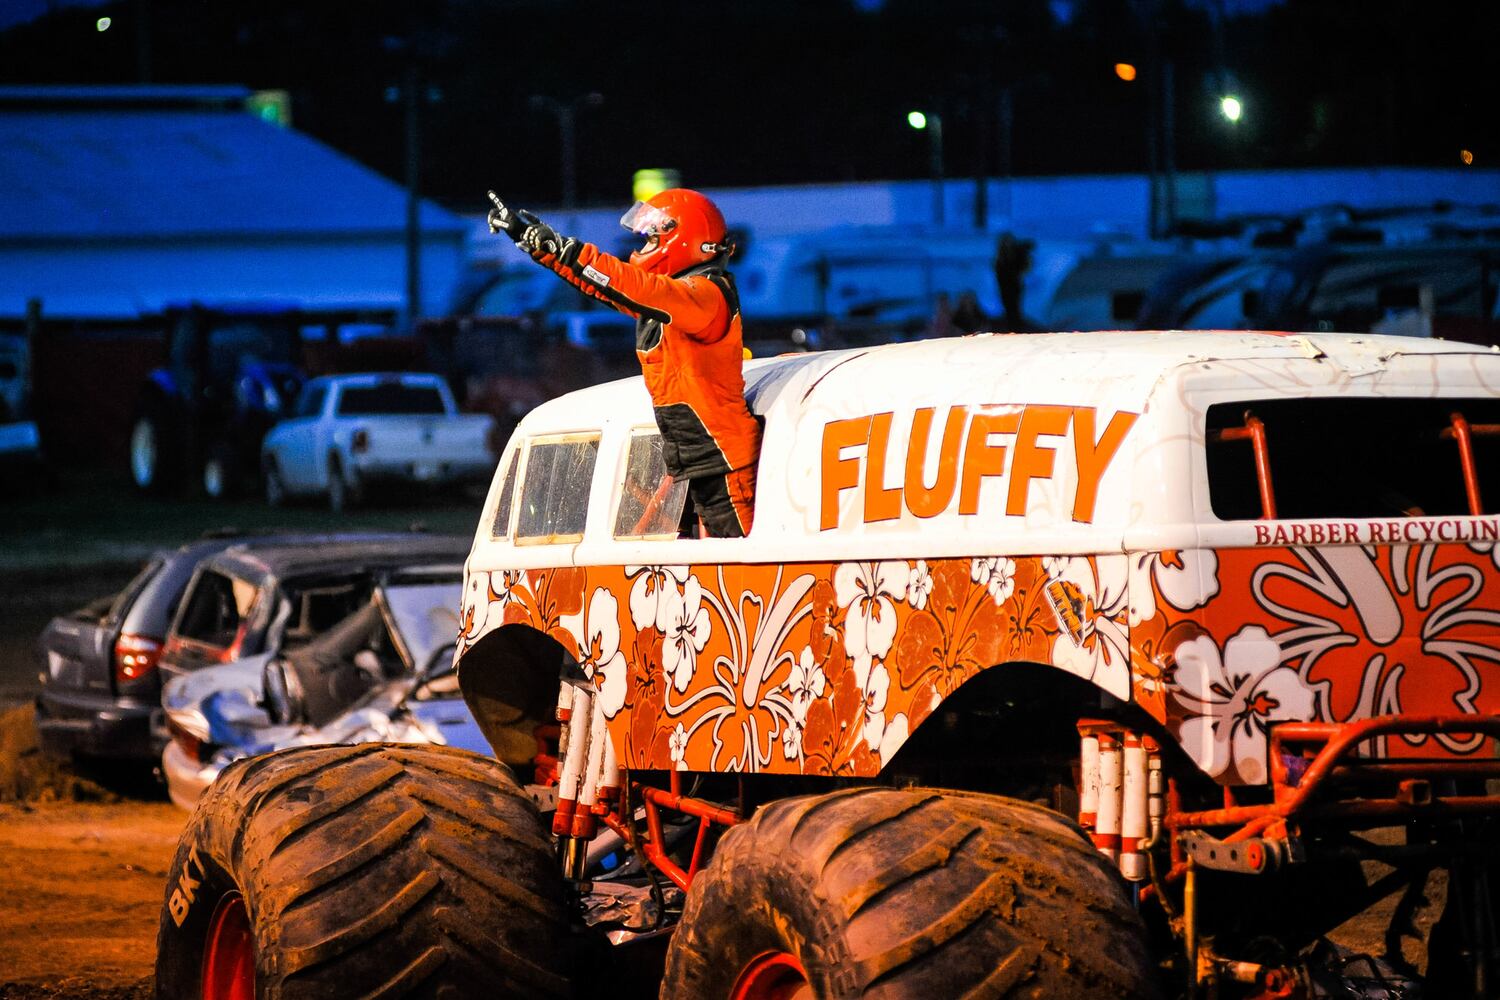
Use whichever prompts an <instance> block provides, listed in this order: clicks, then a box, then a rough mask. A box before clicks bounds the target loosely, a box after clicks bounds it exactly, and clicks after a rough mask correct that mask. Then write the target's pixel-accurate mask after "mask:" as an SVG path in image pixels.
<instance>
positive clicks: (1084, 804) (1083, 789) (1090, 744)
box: [1078, 732, 1099, 833]
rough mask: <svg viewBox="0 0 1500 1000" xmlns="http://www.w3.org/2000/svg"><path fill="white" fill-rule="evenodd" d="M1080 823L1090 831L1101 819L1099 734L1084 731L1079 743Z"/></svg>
mask: <svg viewBox="0 0 1500 1000" xmlns="http://www.w3.org/2000/svg"><path fill="white" fill-rule="evenodd" d="M1078 785H1079V788H1078V825H1079V826H1081V827H1083V828H1084V829H1085V830H1087V831H1089V832H1090V833H1092V832H1093V830H1094V826H1095V824H1096V823H1097V822H1098V819H1099V734H1098V733H1094V732H1085V733H1082V734H1081V736H1080V738H1079V744H1078Z"/></svg>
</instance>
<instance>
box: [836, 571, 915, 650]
mask: <svg viewBox="0 0 1500 1000" xmlns="http://www.w3.org/2000/svg"><path fill="white" fill-rule="evenodd" d="M910 579H911V569H910V567H908V566H907V565H906V563H904V562H868V563H843V564H841V565H840V566H839V568H838V569H837V570H835V571H834V574H833V590H834V594H835V596H836V597H837V598H838V602H839V605H840V607H842V608H844V609H845V618H844V648H845V650H846V651H847V652H848V653H849V655H850V656H853V657H859V656H867V657H873V656H885V655H886V654H887V653H889V652H890V650H891V643H892V642H894V641H895V638H896V603H895V602H896V601H899V600H905V598H906V588H907V584H908V582H909V581H910Z"/></svg>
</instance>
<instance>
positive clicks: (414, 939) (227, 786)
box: [156, 744, 569, 1000]
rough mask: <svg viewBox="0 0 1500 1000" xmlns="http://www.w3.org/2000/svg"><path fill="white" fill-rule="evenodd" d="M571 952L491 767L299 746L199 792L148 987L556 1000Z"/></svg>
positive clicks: (547, 867)
mask: <svg viewBox="0 0 1500 1000" xmlns="http://www.w3.org/2000/svg"><path fill="white" fill-rule="evenodd" d="M568 947H569V944H568V927H567V919H566V913H565V910H564V905H563V893H562V883H561V879H560V878H559V876H558V875H557V874H556V865H555V863H554V860H553V857H552V851H551V848H550V846H549V843H548V841H547V839H546V838H545V837H544V835H543V832H542V827H541V823H540V821H539V820H538V819H537V814H536V809H535V807H534V806H533V805H532V804H531V802H530V801H529V800H528V799H527V798H526V797H525V796H524V795H523V794H522V792H521V790H520V788H519V787H518V786H517V785H516V782H515V779H514V778H513V777H512V776H511V774H510V771H509V770H508V769H507V768H506V767H505V766H504V765H503V764H500V763H498V762H496V761H494V760H490V759H488V758H484V757H480V756H478V755H475V754H471V753H466V752H463V751H459V750H451V749H448V748H445V747H425V746H397V745H381V744H364V745H360V746H345V747H310V748H299V749H295V750H288V751H283V752H280V753H274V754H268V755H266V756H263V757H256V758H252V759H250V760H248V761H244V762H240V763H236V764H234V765H231V766H230V767H229V768H227V769H226V770H225V771H224V773H223V774H222V775H221V776H220V777H219V779H218V780H217V781H216V782H215V783H214V785H213V786H212V787H211V788H210V789H209V790H208V792H206V793H205V794H204V796H203V798H202V799H201V800H199V803H198V807H197V809H196V810H195V811H194V813H193V817H192V819H191V820H190V821H189V823H188V827H187V830H186V831H185V832H184V833H183V836H182V840H181V842H180V843H179V845H178V849H177V857H176V860H175V861H174V862H173V864H172V869H171V872H170V874H169V878H168V882H167V903H166V909H165V911H164V912H163V914H162V920H161V930H160V932H159V935H158V938H157V959H156V991H157V996H158V997H161V998H164V1000H165V998H169V997H170V998H173V1000H180V998H184V997H203V998H205V1000H218V998H227V997H234V998H236V1000H238V998H241V997H250V996H254V997H257V998H262V1000H265V998H282V997H288V998H290V997H308V998H312V997H336V996H337V997H343V996H349V997H354V996H382V997H383V996H390V997H395V996H408V995H410V996H443V997H455V998H457V997H512V996H514V997H564V996H567V995H568V994H569V983H568V979H567V973H566V972H565V970H566V968H567V958H568V956H567V954H566V950H567V948H568ZM251 975H253V982H247V981H246V978H247V976H251Z"/></svg>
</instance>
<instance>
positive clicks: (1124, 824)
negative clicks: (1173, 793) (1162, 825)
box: [1120, 730, 1149, 882]
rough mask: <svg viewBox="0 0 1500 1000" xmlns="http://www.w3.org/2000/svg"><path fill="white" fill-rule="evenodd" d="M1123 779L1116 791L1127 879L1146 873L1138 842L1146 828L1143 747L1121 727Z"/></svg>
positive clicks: (1137, 737)
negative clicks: (1117, 792)
mask: <svg viewBox="0 0 1500 1000" xmlns="http://www.w3.org/2000/svg"><path fill="white" fill-rule="evenodd" d="M1124 772H1125V774H1124V781H1123V782H1122V784H1121V794H1120V800H1121V802H1120V874H1122V875H1124V876H1125V877H1126V878H1127V879H1129V880H1130V881H1131V882H1141V881H1144V880H1145V879H1146V877H1147V875H1148V874H1149V873H1148V871H1147V869H1146V854H1145V852H1144V851H1142V850H1141V845H1142V844H1143V843H1145V841H1146V834H1147V832H1148V826H1147V814H1146V798H1147V791H1146V790H1147V787H1148V784H1147V782H1148V779H1147V774H1146V748H1145V747H1144V746H1142V745H1141V737H1140V735H1139V734H1138V733H1133V732H1131V731H1129V730H1126V731H1125V753H1124Z"/></svg>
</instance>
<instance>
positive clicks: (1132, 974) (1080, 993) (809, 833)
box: [662, 788, 1157, 1000]
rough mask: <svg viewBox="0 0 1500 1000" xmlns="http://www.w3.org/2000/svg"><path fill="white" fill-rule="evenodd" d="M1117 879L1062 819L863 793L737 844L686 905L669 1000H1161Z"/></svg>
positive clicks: (756, 831)
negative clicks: (802, 999)
mask: <svg viewBox="0 0 1500 1000" xmlns="http://www.w3.org/2000/svg"><path fill="white" fill-rule="evenodd" d="M1145 937H1146V934H1145V928H1144V926H1143V925H1142V924H1141V921H1140V918H1139V917H1138V916H1137V915H1136V913H1135V911H1134V910H1133V909H1132V908H1131V906H1130V903H1129V901H1128V900H1127V898H1126V895H1125V892H1124V889H1123V886H1122V884H1121V882H1120V879H1119V876H1118V875H1117V874H1116V873H1115V872H1113V871H1111V870H1110V868H1109V866H1108V864H1107V863H1106V862H1105V861H1104V859H1103V858H1102V857H1101V856H1100V855H1099V853H1098V852H1097V851H1096V850H1095V849H1094V847H1093V845H1092V844H1090V843H1089V841H1088V840H1087V839H1086V838H1085V837H1084V836H1083V835H1082V834H1081V833H1080V832H1079V830H1078V829H1077V827H1075V826H1073V825H1072V824H1070V823H1069V822H1068V821H1067V820H1066V819H1064V818H1063V817H1062V816H1061V815H1059V814H1057V813H1054V812H1052V811H1050V810H1047V809H1042V808H1040V807H1038V806H1033V805H1029V804H1027V803H1024V802H1019V801H1016V800H1013V799H1003V798H999V797H996V796H986V795H968V794H964V793H961V792H937V791H929V790H894V789H885V788H864V789H853V790H848V791H842V792H836V793H833V794H830V795H822V796H809V797H803V798H794V799H786V800H784V801H780V802H775V803H772V804H771V805H769V806H766V807H765V808H763V809H762V810H761V811H760V812H759V813H757V814H756V815H755V816H754V817H753V818H752V819H751V820H750V821H749V822H747V823H745V824H743V825H742V826H739V827H736V828H735V829H733V830H730V831H729V832H728V833H727V834H726V835H725V836H724V839H723V840H722V841H721V842H720V845H719V849H718V851H717V852H716V853H715V855H714V858H713V860H712V861H711V862H710V863H709V865H708V867H707V868H705V869H704V871H703V872H702V873H701V874H699V875H698V877H697V879H696V880H695V881H694V882H693V885H692V889H691V891H690V892H689V893H688V899H687V907H686V910H685V912H684V913H683V917H682V924H681V926H679V927H678V929H677V932H676V934H675V935H674V936H673V938H672V944H671V948H670V950H669V951H668V953H667V971H666V978H665V980H664V982H663V984H662V996H664V997H678V996H683V997H686V996H692V997H702V998H704V1000H720V998H728V997H737V998H738V997H743V998H757V997H759V998H770V997H793V996H798V995H802V996H817V997H824V998H849V997H882V998H919V997H922V998H925V997H950V996H951V997H958V996H963V997H974V998H978V997H1069V998H1075V997H1076V998H1088V997H1098V998H1104V997H1108V998H1112V1000H1113V998H1121V997H1133V998H1143V997H1152V996H1155V995H1156V994H1157V989H1156V986H1155V984H1154V981H1153V974H1152V963H1151V960H1150V958H1149V955H1148V952H1147V948H1146V942H1145Z"/></svg>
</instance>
